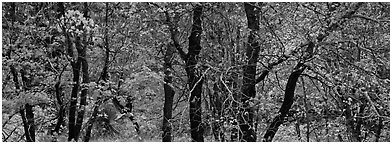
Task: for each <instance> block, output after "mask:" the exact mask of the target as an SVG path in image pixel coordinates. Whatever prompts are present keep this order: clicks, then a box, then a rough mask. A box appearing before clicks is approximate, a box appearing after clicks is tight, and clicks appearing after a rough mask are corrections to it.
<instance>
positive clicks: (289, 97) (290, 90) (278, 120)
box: [264, 62, 306, 142]
mask: <svg viewBox="0 0 392 144" xmlns="http://www.w3.org/2000/svg"><path fill="white" fill-rule="evenodd" d="M305 69H306V67H304V64H303V63H301V62H300V63H298V64H297V66H295V68H294V71H293V72H292V73H291V74H290V76H289V79H288V81H287V84H286V89H285V94H284V100H283V104H282V107H281V108H280V110H279V115H278V116H276V117H275V118H274V120H273V121H272V123H271V124H270V125H269V127H268V129H267V132H266V133H265V135H264V141H267V142H271V141H272V139H273V138H274V136H275V134H276V132H277V131H278V129H279V126H280V125H281V124H283V120H284V118H285V117H286V116H287V114H288V112H289V110H290V108H291V105H292V104H293V102H294V93H295V87H296V85H297V81H298V78H299V76H300V75H301V73H302V72H303V71H304V70H305Z"/></svg>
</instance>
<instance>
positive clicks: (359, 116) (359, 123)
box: [353, 104, 365, 142]
mask: <svg viewBox="0 0 392 144" xmlns="http://www.w3.org/2000/svg"><path fill="white" fill-rule="evenodd" d="M364 111H365V105H364V104H362V105H360V106H359V112H358V114H357V117H356V122H355V123H356V125H355V129H353V135H354V136H353V137H354V138H355V139H356V141H357V142H361V141H362V138H361V126H362V121H363V118H362V117H363V112H364Z"/></svg>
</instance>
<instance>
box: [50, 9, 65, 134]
mask: <svg viewBox="0 0 392 144" xmlns="http://www.w3.org/2000/svg"><path fill="white" fill-rule="evenodd" d="M57 7H58V9H57V16H56V17H57V18H58V19H60V18H61V17H62V16H63V15H64V14H65V13H64V12H65V10H64V3H62V2H59V3H57ZM64 70H65V67H64V68H63V71H62V72H61V73H60V74H59V77H58V81H57V82H56V84H55V85H54V88H55V95H56V100H57V103H58V104H59V112H58V119H57V123H56V126H55V127H54V129H53V131H52V132H51V134H53V132H57V133H59V131H60V128H61V125H62V124H63V123H64V116H65V108H64V104H63V100H62V96H63V92H62V88H61V75H62V73H63V72H64Z"/></svg>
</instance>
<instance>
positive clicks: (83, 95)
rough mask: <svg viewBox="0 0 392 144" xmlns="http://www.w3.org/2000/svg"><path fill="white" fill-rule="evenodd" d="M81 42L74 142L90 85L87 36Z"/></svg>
mask: <svg viewBox="0 0 392 144" xmlns="http://www.w3.org/2000/svg"><path fill="white" fill-rule="evenodd" d="M83 4H84V17H86V18H87V17H88V11H87V9H88V8H87V2H85V3H83ZM83 35H84V36H83V40H81V41H82V45H79V47H77V48H78V49H80V50H78V55H79V57H78V59H80V61H81V62H80V64H81V67H82V85H83V86H82V88H81V94H80V106H79V110H78V116H77V119H76V124H75V130H76V134H75V141H77V140H78V138H79V134H80V131H81V128H82V124H83V117H84V113H85V110H86V105H87V93H88V86H87V85H88V83H90V79H89V75H88V62H87V36H86V34H83ZM78 38H79V37H77V43H80V40H78Z"/></svg>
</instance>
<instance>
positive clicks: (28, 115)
mask: <svg viewBox="0 0 392 144" xmlns="http://www.w3.org/2000/svg"><path fill="white" fill-rule="evenodd" d="M10 13H11V14H10V17H11V18H10V19H11V22H12V27H11V28H12V29H13V30H14V22H15V21H16V20H15V18H16V15H15V13H16V5H15V3H11V8H10ZM10 43H11V44H12V43H14V37H12V36H11V38H10ZM11 52H12V49H10V50H9V51H8V52H7V57H8V58H9V59H11ZM10 71H11V74H12V76H13V81H14V83H15V90H16V91H20V90H22V89H21V84H20V83H19V80H18V71H17V70H16V68H15V66H14V65H10ZM20 73H21V77H22V84H23V87H24V88H25V89H27V87H26V86H28V85H30V83H29V82H30V81H29V80H28V79H27V77H26V72H25V71H24V70H23V69H22V70H21V72H20ZM18 93H19V92H18ZM32 108H33V106H32V105H30V104H28V103H26V104H24V107H20V110H19V114H20V115H21V117H22V122H23V128H24V132H25V137H26V141H27V142H34V141H35V125H34V113H33V109H32Z"/></svg>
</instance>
